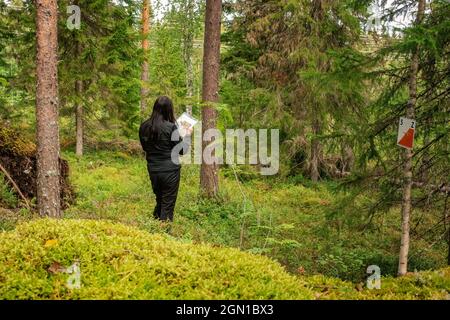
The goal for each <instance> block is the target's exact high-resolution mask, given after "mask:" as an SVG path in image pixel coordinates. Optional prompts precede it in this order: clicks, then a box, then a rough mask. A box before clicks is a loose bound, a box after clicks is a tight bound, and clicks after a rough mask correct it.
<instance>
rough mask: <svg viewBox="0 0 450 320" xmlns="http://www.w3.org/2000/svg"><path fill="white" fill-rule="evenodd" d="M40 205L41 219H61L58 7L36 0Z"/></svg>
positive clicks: (37, 134)
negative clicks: (44, 217)
mask: <svg viewBox="0 0 450 320" xmlns="http://www.w3.org/2000/svg"><path fill="white" fill-rule="evenodd" d="M35 3H36V41H37V52H36V77H37V87H36V125H37V130H36V140H37V204H38V211H39V214H40V215H41V216H50V217H54V218H59V217H60V216H61V212H60V206H61V202H60V190H59V189H60V186H59V176H60V167H59V125H58V112H59V110H58V104H59V101H58V56H57V55H58V34H57V31H58V29H57V26H58V5H57V2H56V0H36V2H35Z"/></svg>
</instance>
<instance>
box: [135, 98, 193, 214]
mask: <svg viewBox="0 0 450 320" xmlns="http://www.w3.org/2000/svg"><path fill="white" fill-rule="evenodd" d="M190 133H192V132H189V134H190ZM139 139H140V141H141V145H142V148H143V149H144V151H145V153H146V159H147V169H148V173H149V175H150V180H151V183H152V188H153V192H154V194H155V196H156V207H155V210H154V212H153V215H154V217H155V218H156V219H159V220H162V221H167V220H170V221H173V211H174V209H175V203H176V201H177V195H178V188H179V185H180V169H181V166H180V164H179V161H178V159H174V157H172V150H173V149H174V148H175V146H177V145H178V144H179V143H183V140H182V139H181V137H179V134H178V127H177V125H176V119H175V115H174V111H173V103H172V101H171V100H170V99H169V98H168V97H159V98H158V99H157V100H156V102H155V105H154V106H153V113H152V116H151V117H150V119H148V120H147V121H145V122H144V123H143V124H142V125H141V128H140V129H139ZM185 152H187V146H184V147H183V149H182V151H181V153H180V154H184V153H185ZM176 158H178V155H177V156H176Z"/></svg>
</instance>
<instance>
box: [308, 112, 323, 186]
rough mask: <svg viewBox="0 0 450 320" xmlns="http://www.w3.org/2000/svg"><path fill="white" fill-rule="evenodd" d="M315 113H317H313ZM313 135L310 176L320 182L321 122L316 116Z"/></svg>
mask: <svg viewBox="0 0 450 320" xmlns="http://www.w3.org/2000/svg"><path fill="white" fill-rule="evenodd" d="M313 112H315V111H313ZM312 133H313V138H312V140H311V163H310V175H311V180H312V181H314V182H317V181H319V178H320V173H319V162H320V153H321V145H320V142H319V139H318V138H317V137H316V136H317V135H318V134H320V121H319V119H318V116H317V115H315V116H314V120H313V125H312Z"/></svg>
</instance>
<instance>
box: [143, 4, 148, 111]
mask: <svg viewBox="0 0 450 320" xmlns="http://www.w3.org/2000/svg"><path fill="white" fill-rule="evenodd" d="M141 22H142V51H143V55H144V60H143V62H142V71H141V81H142V84H141V114H142V116H143V117H145V116H146V115H147V114H146V112H147V100H146V99H147V97H148V92H149V91H148V89H147V84H148V79H149V71H148V70H149V68H148V57H147V55H148V48H149V40H148V35H149V31H150V24H149V23H150V0H144V1H143V3H142V20H141Z"/></svg>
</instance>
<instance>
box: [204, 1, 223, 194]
mask: <svg viewBox="0 0 450 320" xmlns="http://www.w3.org/2000/svg"><path fill="white" fill-rule="evenodd" d="M221 16H222V1H221V0H207V1H206V16H205V40H204V55H203V88H202V91H203V96H202V101H203V103H204V106H203V109H202V121H203V124H202V131H203V134H204V133H205V131H207V130H209V129H214V128H216V118H217V111H216V109H215V106H214V103H217V102H218V101H219V67H220V26H221ZM208 103H212V104H209V105H208ZM208 144H209V142H208V141H203V148H202V150H204V149H205V148H206V146H207V145H208ZM217 171H218V168H217V164H205V161H202V166H201V172H200V186H201V190H202V194H203V195H204V196H206V197H215V196H216V195H217V193H218V189H219V181H218V173H217Z"/></svg>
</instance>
